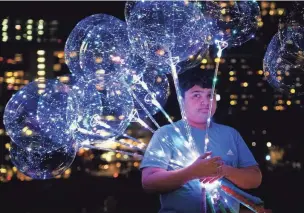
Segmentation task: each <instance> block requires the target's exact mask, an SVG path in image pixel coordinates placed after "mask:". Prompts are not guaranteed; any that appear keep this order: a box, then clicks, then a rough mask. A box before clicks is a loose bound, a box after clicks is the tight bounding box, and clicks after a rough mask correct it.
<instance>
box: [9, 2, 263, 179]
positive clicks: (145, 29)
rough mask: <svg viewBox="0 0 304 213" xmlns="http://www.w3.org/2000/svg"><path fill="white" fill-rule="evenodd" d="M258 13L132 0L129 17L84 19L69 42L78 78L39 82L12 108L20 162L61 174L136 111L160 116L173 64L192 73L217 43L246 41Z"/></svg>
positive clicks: (247, 6)
mask: <svg viewBox="0 0 304 213" xmlns="http://www.w3.org/2000/svg"><path fill="white" fill-rule="evenodd" d="M258 18H259V7H258V4H257V2H255V1H246V2H238V1H231V2H226V3H225V2H216V1H206V2H188V1H134V2H130V1H129V2H127V3H126V6H125V19H126V22H124V21H122V20H119V19H117V18H115V17H113V16H110V15H106V14H95V15H91V16H89V17H87V18H85V19H83V20H81V21H80V22H79V23H78V24H77V25H76V26H75V27H74V29H73V30H72V32H71V33H70V35H69V37H68V39H67V41H66V44H65V60H66V64H67V65H68V67H69V69H70V71H71V73H72V75H71V76H70V78H71V79H73V81H72V83H69V84H66V83H62V82H60V81H59V80H49V79H47V80H45V79H38V80H36V81H33V82H31V83H30V84H28V85H26V86H25V87H23V88H22V89H21V90H19V91H18V92H17V93H16V94H15V95H14V96H13V97H12V98H11V99H10V101H9V102H8V104H7V106H6V108H5V114H4V124H5V128H6V130H7V132H8V135H9V136H10V137H11V140H12V146H11V147H12V148H11V151H10V153H11V158H12V162H13V163H14V164H15V165H16V166H17V168H18V169H20V171H22V172H23V173H25V174H26V175H28V176H30V177H32V178H37V179H46V178H52V177H54V176H56V175H59V174H61V173H62V172H63V171H64V170H65V169H67V168H68V167H69V166H70V165H71V163H72V162H73V160H74V158H75V155H76V152H77V150H78V149H79V147H81V146H82V143H83V141H86V142H87V141H89V143H90V142H92V143H93V142H96V141H107V140H115V138H117V137H119V136H121V135H123V134H124V131H125V130H126V128H127V127H128V125H129V124H130V122H132V121H134V120H136V119H138V118H136V119H135V118H134V116H135V115H136V116H138V117H139V118H142V119H145V118H147V116H149V115H150V116H152V115H154V114H156V113H157V112H158V111H159V110H160V108H162V107H163V106H164V105H165V104H166V101H167V99H168V96H169V81H168V78H167V76H166V74H170V73H171V68H172V66H171V65H172V63H174V65H177V66H178V67H179V69H177V72H179V73H180V72H184V71H185V70H187V69H189V68H191V67H193V66H196V65H198V64H199V63H200V61H201V59H202V57H203V55H204V54H206V52H207V51H208V48H209V46H210V45H211V44H213V43H214V41H215V40H221V41H225V42H228V43H229V44H230V45H231V46H236V45H240V44H242V43H244V42H246V41H247V40H249V39H250V38H252V37H253V35H254V32H255V30H256V29H257V20H258ZM176 89H179V88H176ZM135 97H136V98H135ZM156 103H157V104H156ZM134 112H137V113H134ZM101 143H102V142H101Z"/></svg>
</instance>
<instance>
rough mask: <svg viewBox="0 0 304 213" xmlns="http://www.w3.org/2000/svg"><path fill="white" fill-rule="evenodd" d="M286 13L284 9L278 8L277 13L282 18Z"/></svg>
mask: <svg viewBox="0 0 304 213" xmlns="http://www.w3.org/2000/svg"><path fill="white" fill-rule="evenodd" d="M284 12H285V10H284V9H283V8H278V9H277V13H278V14H279V15H280V16H281V15H283V14H284Z"/></svg>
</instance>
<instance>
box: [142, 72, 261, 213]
mask: <svg viewBox="0 0 304 213" xmlns="http://www.w3.org/2000/svg"><path fill="white" fill-rule="evenodd" d="M206 73H207V72H204V71H202V70H200V68H198V67H196V68H193V69H192V70H188V71H186V73H185V74H182V75H181V76H180V77H179V78H180V86H181V91H182V94H183V99H184V107H185V113H186V116H187V120H188V123H189V125H190V127H191V133H192V136H193V138H194V141H195V146H196V147H197V149H198V150H199V152H200V154H201V156H200V157H199V158H197V159H196V160H195V161H194V163H192V164H190V165H189V166H185V167H180V168H178V167H176V166H175V164H174V162H179V159H180V158H181V157H182V155H186V154H187V152H189V150H188V149H187V148H186V146H183V145H182V144H181V140H180V137H179V136H178V134H177V132H176V131H175V130H174V126H173V125H172V124H170V125H165V126H163V127H161V128H160V129H158V130H157V131H156V132H155V133H154V135H153V137H152V139H151V141H150V143H149V146H148V148H147V150H146V152H145V157H144V159H143V161H142V163H141V167H140V168H141V169H142V185H143V188H144V189H145V190H146V191H149V192H158V193H160V201H161V209H160V211H159V213H202V212H205V209H206V205H205V204H204V202H205V198H204V196H203V194H204V192H203V191H202V188H201V183H200V181H203V182H204V183H211V182H213V181H215V180H217V179H219V178H221V177H225V178H227V179H228V180H230V181H231V182H233V183H234V184H235V185H237V186H238V187H240V188H242V189H251V188H256V187H258V186H259V185H260V183H261V179H262V175H261V172H260V169H259V167H258V164H257V162H256V161H255V159H254V157H253V155H252V153H251V152H250V150H249V149H248V147H247V145H246V144H245V142H244V140H243V139H242V137H241V136H240V134H239V133H238V132H237V131H236V130H235V129H233V128H231V127H228V126H225V125H220V124H217V123H214V122H211V125H210V128H209V141H210V142H209V145H208V146H209V150H211V152H212V153H211V152H210V153H203V150H204V137H205V131H206V124H207V117H208V108H209V104H210V103H209V102H210V95H211V87H212V77H213V76H212V75H213V73H212V75H210V74H209V75H206ZM213 100H214V102H213V108H212V116H213V115H214V113H215V111H216V98H214V99H213ZM175 126H176V127H178V128H179V129H180V132H181V133H182V134H183V135H184V137H185V138H187V135H186V130H185V126H184V123H183V121H177V122H175ZM157 153H161V154H157ZM208 156H211V157H210V158H207V157H208ZM226 199H227V200H228V204H229V205H230V206H232V208H233V209H235V211H236V212H238V211H239V203H237V202H236V201H234V200H233V199H230V198H229V197H227V198H226Z"/></svg>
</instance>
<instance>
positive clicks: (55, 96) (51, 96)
mask: <svg viewBox="0 0 304 213" xmlns="http://www.w3.org/2000/svg"><path fill="white" fill-rule="evenodd" d="M70 91H71V88H70V87H69V86H68V85H66V84H63V83H61V82H60V81H58V80H48V82H47V85H46V88H45V92H43V93H41V95H40V97H39V100H38V107H37V120H38V122H39V127H40V129H41V130H42V132H43V133H44V134H45V135H47V136H48V138H49V139H50V140H53V141H56V142H57V143H58V142H59V143H60V144H64V143H65V141H66V139H67V138H68V137H71V135H70V132H69V127H68V124H67V120H66V109H67V100H68V97H69V93H70Z"/></svg>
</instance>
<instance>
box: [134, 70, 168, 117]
mask: <svg viewBox="0 0 304 213" xmlns="http://www.w3.org/2000/svg"><path fill="white" fill-rule="evenodd" d="M143 84H145V85H146V86H147V88H145V85H143ZM132 91H133V93H134V94H135V95H136V96H137V98H138V99H139V100H141V102H142V103H143V105H144V106H145V108H146V109H147V110H148V111H149V113H150V114H151V115H154V114H156V113H157V112H158V111H159V108H158V107H157V106H155V105H154V104H153V100H157V102H158V103H159V104H160V105H161V106H164V105H165V104H166V102H167V99H168V97H169V91H170V87H169V81H168V78H167V76H166V75H165V74H162V72H161V71H159V70H158V67H155V66H153V65H148V66H147V68H146V72H145V73H144V74H143V76H142V78H141V79H139V81H137V82H134V84H133V85H132ZM152 96H153V97H152ZM134 104H135V105H134V107H135V109H136V110H137V112H138V115H139V117H141V118H144V117H147V114H146V113H145V111H144V110H143V109H142V107H141V106H140V105H139V104H138V103H137V102H136V101H135V102H134Z"/></svg>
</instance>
